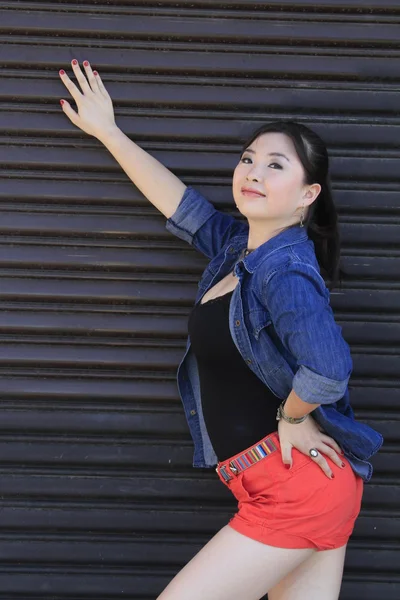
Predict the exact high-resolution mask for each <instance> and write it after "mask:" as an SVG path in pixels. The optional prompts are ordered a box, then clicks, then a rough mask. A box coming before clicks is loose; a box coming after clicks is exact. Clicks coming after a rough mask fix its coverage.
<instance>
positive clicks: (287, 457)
mask: <svg viewBox="0 0 400 600" xmlns="http://www.w3.org/2000/svg"><path fill="white" fill-rule="evenodd" d="M281 454H282V462H283V464H284V465H286V467H287V468H288V469H291V468H292V464H293V461H292V446H291V445H290V444H281Z"/></svg>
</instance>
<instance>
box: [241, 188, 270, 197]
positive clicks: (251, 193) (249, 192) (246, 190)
mask: <svg viewBox="0 0 400 600" xmlns="http://www.w3.org/2000/svg"><path fill="white" fill-rule="evenodd" d="M241 192H242V194H244V195H246V196H261V197H263V196H265V194H263V193H261V192H259V191H258V190H255V189H254V188H247V187H243V188H242V189H241Z"/></svg>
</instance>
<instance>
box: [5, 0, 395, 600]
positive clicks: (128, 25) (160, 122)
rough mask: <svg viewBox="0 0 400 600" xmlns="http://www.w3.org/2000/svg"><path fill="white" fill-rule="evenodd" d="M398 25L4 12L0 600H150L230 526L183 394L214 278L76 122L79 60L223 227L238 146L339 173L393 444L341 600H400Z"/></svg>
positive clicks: (379, 415)
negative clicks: (299, 143)
mask: <svg viewBox="0 0 400 600" xmlns="http://www.w3.org/2000/svg"><path fill="white" fill-rule="evenodd" d="M399 19H400V2H399V1H397V0H396V1H392V2H390V1H382V2H372V1H371V2H370V1H362V0H359V1H355V0H354V1H352V2H351V1H348V2H341V1H335V2H333V1H330V2H329V1H325V2H324V1H320V2H318V6H317V7H316V4H315V2H314V1H310V0H308V1H306V0H304V1H302V2H300V1H296V0H291V1H289V0H287V1H285V0H280V1H279V2H268V3H265V2H263V1H253V2H252V3H251V5H249V3H247V2H245V1H244V0H236V2H225V3H222V2H216V1H207V0H202V1H201V2H197V1H196V0H193V1H191V2H190V3H187V2H184V1H182V0H181V1H178V0H175V1H174V2H173V3H170V2H164V1H162V0H158V1H157V2H147V1H142V2H125V3H123V2H121V3H120V2H118V3H106V2H104V3H101V2H100V3H96V4H92V3H90V4H87V5H80V4H78V3H75V2H66V3H63V4H58V3H47V2H39V1H36V2H35V1H33V2H25V1H20V2H16V1H11V2H3V3H2V5H1V7H0V35H1V40H2V41H1V54H2V61H1V62H2V71H1V88H0V94H1V109H0V128H1V144H0V173H1V182H0V202H1V205H0V206H1V218H0V230H1V234H2V235H1V244H0V275H1V281H0V303H1V304H0V306H1V311H0V335H1V344H0V372H1V378H0V393H1V426H0V450H1V451H0V469H1V480H0V481H1V496H0V502H1V510H0V527H1V542H0V544H1V557H2V559H1V565H0V598H7V599H10V598H57V599H66V598H71V597H73V598H74V599H76V600H77V599H82V600H83V599H86V598H91V597H96V598H99V599H111V598H117V597H124V598H132V599H133V598H134V599H135V600H137V599H144V598H154V597H156V595H157V594H158V593H159V592H160V591H161V590H162V589H163V587H165V585H166V584H167V583H168V581H169V580H170V579H171V578H172V577H173V575H174V574H175V573H176V572H177V571H178V570H179V569H180V568H181V567H182V566H183V565H184V564H185V563H186V562H187V561H188V560H189V559H190V558H191V557H192V556H193V555H194V554H195V553H196V552H197V551H198V550H199V549H200V548H201V547H202V545H204V544H205V543H206V541H207V540H208V539H209V538H210V537H211V536H212V535H213V534H214V533H215V532H216V531H217V530H218V529H219V528H220V527H222V526H223V525H224V524H225V523H226V522H227V520H228V518H229V515H230V514H231V512H232V511H233V509H234V504H233V502H232V499H231V498H230V497H229V495H228V493H227V490H225V489H223V488H222V486H221V485H220V483H219V480H217V479H216V478H215V473H214V471H212V470H198V469H196V470H194V469H193V468H192V467H191V460H192V445H191V440H190V438H189V433H188V429H187V426H186V423H185V420H184V416H183V411H182V408H181V404H180V400H179V397H178V392H177V388H176V381H175V373H176V367H177V365H178V363H179V360H180V358H181V357H182V355H183V352H184V347H185V340H186V321H187V315H188V312H189V310H190V306H191V303H192V302H193V299H194V296H195V292H196V284H197V281H198V278H199V276H200V274H201V272H202V270H203V268H204V267H205V264H206V262H205V259H204V257H202V256H200V255H199V254H197V253H196V252H195V251H194V250H193V249H191V248H190V247H189V246H188V245H186V244H184V243H183V242H181V241H180V240H178V239H176V238H174V237H173V236H171V235H170V234H169V233H168V232H167V231H166V230H165V219H164V217H163V216H162V215H161V214H160V213H158V211H156V210H155V209H154V208H153V207H152V206H151V205H149V203H148V201H147V200H146V199H145V198H143V196H142V195H141V194H140V193H139V192H138V191H137V190H136V188H135V187H134V186H133V185H132V184H131V182H130V181H129V179H128V178H127V177H126V176H125V174H124V173H123V172H122V171H121V169H120V167H119V166H118V164H117V163H116V162H115V161H114V159H113V158H112V157H111V156H110V155H109V154H108V152H107V151H106V150H105V149H104V148H103V147H102V146H101V144H100V143H98V142H97V141H96V140H94V139H93V138H90V137H89V136H86V135H85V134H82V133H81V132H80V131H79V130H78V129H76V128H74V127H73V125H72V124H70V123H69V121H68V120H67V118H66V117H65V116H64V115H63V114H62V112H61V110H60V108H59V104H58V101H59V99H60V98H62V97H65V98H68V99H70V98H69V97H68V95H66V92H65V90H64V87H63V86H62V84H61V83H60V81H59V78H58V69H59V68H67V69H68V70H69V74H71V69H70V68H69V66H68V65H69V61H70V60H71V59H72V58H74V57H76V58H78V59H79V61H80V62H82V61H83V60H84V59H86V58H87V59H89V60H90V61H91V63H92V64H93V65H94V66H95V67H96V68H98V69H99V70H100V72H101V74H102V76H103V78H104V81H105V83H106V86H107V89H108V90H109V92H110V94H111V96H112V98H113V101H114V105H115V107H116V114H117V122H118V124H119V126H120V127H121V128H122V129H123V130H124V131H125V132H126V133H127V134H128V135H130V136H132V139H134V140H135V141H137V143H139V144H140V145H141V146H142V147H143V148H144V149H146V150H148V151H149V152H150V153H151V154H153V155H154V156H156V157H157V158H158V159H159V160H161V161H162V162H163V163H164V164H166V165H167V166H168V167H169V168H171V169H172V170H173V171H174V172H175V173H176V174H177V175H178V176H180V177H181V178H182V179H183V180H184V181H185V183H187V184H192V185H194V186H195V187H197V188H198V189H199V190H200V191H201V192H203V193H204V194H205V195H206V196H207V197H208V198H210V200H212V201H213V202H215V204H216V206H217V207H218V208H220V209H221V210H232V206H233V204H232V198H231V192H230V184H231V176H232V170H233V168H234V166H235V162H236V160H237V157H238V151H239V148H240V140H241V138H242V137H243V136H245V135H246V134H247V133H248V132H250V131H251V130H253V129H254V128H255V127H257V126H258V125H260V124H261V123H262V122H265V121H268V120H272V119H275V118H287V117H289V118H295V119H297V120H299V121H301V122H303V123H305V124H307V125H309V126H310V127H312V128H314V129H315V131H317V132H318V133H320V135H322V136H323V137H324V139H325V140H326V141H327V144H328V147H329V152H330V156H331V165H332V166H331V169H332V180H333V189H334V195H335V200H336V202H337V205H338V208H339V213H340V225H341V231H342V236H343V255H344V261H343V265H344V268H345V270H346V271H347V272H348V274H349V277H348V279H347V280H346V284H345V287H344V290H343V291H341V292H338V291H337V290H336V292H334V293H333V294H332V306H333V308H334V310H335V314H336V317H337V320H338V323H339V324H340V325H342V327H343V333H344V335H345V338H346V339H347V341H348V342H349V343H350V345H351V349H352V354H353V360H354V372H353V375H352V379H351V398H352V403H353V406H354V408H355V410H356V412H357V415H358V416H359V418H361V419H363V420H364V421H366V422H368V423H370V424H371V425H373V426H375V427H376V428H377V429H378V430H379V431H381V432H382V433H383V434H384V435H385V438H386V444H385V447H384V449H383V451H382V452H381V453H380V454H379V455H378V456H377V457H376V458H375V459H374V466H375V469H376V470H375V476H374V479H373V480H372V482H371V483H370V484H368V485H367V486H366V490H365V500H364V505H363V511H362V515H361V516H360V518H359V520H358V523H357V526H356V529H355V532H354V536H353V538H352V542H351V544H350V546H349V550H348V555H347V561H346V571H345V578H344V583H343V588H342V595H341V598H342V600H354V599H357V598H363V599H364V600H376V598H377V597H382V598H385V600H394V599H395V598H398V597H399V594H400V584H399V579H398V565H399V553H398V540H399V536H400V530H399V524H398V523H399V521H398V519H397V518H396V517H397V516H398V511H399V505H400V503H399V461H398V452H399V428H398V421H399V415H400V412H399V393H398V387H399V370H400V369H399V367H400V364H399V363H400V361H399V306H400V290H399V272H400V268H399V243H400V239H399V231H400V228H399V218H400V201H399V176H398V172H399V146H398V139H399V125H398V116H399V94H398V85H399V74H398V51H399V31H400V29H399V26H398V25H399Z"/></svg>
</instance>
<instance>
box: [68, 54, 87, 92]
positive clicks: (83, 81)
mask: <svg viewBox="0 0 400 600" xmlns="http://www.w3.org/2000/svg"><path fill="white" fill-rule="evenodd" d="M71 65H72V68H73V71H74V73H75V77H76V78H77V80H78V82H79V85H80V86H81V88H82V91H83V93H84V94H91V93H92V90H91V88H90V85H89V84H88V81H87V79H86V77H85V76H84V74H83V73H82V70H81V68H80V66H79V63H78V61H77V60H76V59H75V58H74V60H72V61H71Z"/></svg>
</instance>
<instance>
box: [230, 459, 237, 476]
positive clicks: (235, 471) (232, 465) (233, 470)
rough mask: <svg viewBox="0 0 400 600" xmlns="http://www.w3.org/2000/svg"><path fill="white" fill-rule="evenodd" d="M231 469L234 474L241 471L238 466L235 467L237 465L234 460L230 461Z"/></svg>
mask: <svg viewBox="0 0 400 600" xmlns="http://www.w3.org/2000/svg"><path fill="white" fill-rule="evenodd" d="M229 469H230V470H231V471H232V473H233V474H234V475H237V474H238V472H239V470H238V468H237V467H235V465H234V464H233V462H232V461H231V462H230V463H229Z"/></svg>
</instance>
